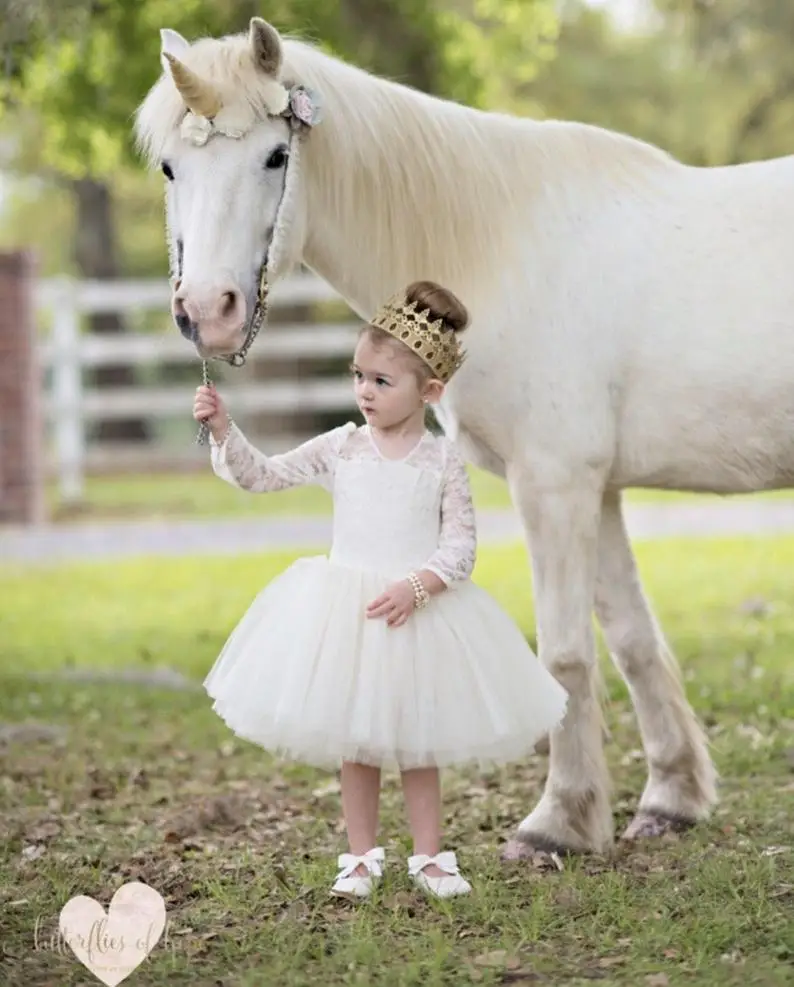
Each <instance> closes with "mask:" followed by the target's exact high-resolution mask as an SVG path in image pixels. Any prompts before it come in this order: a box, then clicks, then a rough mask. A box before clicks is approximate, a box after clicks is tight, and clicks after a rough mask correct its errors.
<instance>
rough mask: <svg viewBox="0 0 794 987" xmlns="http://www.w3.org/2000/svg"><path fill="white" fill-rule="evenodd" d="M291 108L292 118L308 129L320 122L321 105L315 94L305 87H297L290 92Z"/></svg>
mask: <svg viewBox="0 0 794 987" xmlns="http://www.w3.org/2000/svg"><path fill="white" fill-rule="evenodd" d="M289 108H290V112H291V113H292V116H294V117H295V119H296V120H299V121H300V122H301V123H303V124H306V126H307V127H312V126H314V124H315V123H317V122H318V120H319V105H318V103H317V100H316V99H315V98H314V96H313V94H312V93H311V92H310V91H309V90H308V89H305V88H304V87H303V86H295V87H294V88H293V90H292V91H291V92H290V96H289Z"/></svg>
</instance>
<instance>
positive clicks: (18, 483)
mask: <svg viewBox="0 0 794 987" xmlns="http://www.w3.org/2000/svg"><path fill="white" fill-rule="evenodd" d="M34 277H35V268H34V263H33V258H32V256H31V255H30V254H28V253H2V252H0V522H11V523H17V524H37V523H40V522H41V521H43V520H44V484H43V476H44V473H43V466H44V463H43V454H44V450H43V420H42V412H43V409H42V390H43V388H42V379H41V368H40V366H39V361H38V359H37V349H36V319H35V307H34V298H33V291H34Z"/></svg>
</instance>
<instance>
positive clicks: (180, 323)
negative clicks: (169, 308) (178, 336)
mask: <svg viewBox="0 0 794 987" xmlns="http://www.w3.org/2000/svg"><path fill="white" fill-rule="evenodd" d="M175 321H176V324H177V327H178V328H179V331H180V332H181V333H182V335H183V336H184V337H185V338H186V339H192V338H193V323H192V322H191V321H190V316H189V315H188V314H187V313H186V312H177V313H176V316H175Z"/></svg>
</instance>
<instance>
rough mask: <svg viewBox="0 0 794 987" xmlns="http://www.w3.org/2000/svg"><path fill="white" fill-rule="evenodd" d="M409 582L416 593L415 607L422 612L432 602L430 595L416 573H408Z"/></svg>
mask: <svg viewBox="0 0 794 987" xmlns="http://www.w3.org/2000/svg"><path fill="white" fill-rule="evenodd" d="M408 581H409V582H410V584H411V586H412V587H413V591H414V606H415V607H416V609H417V610H422V609H423V608H424V607H426V606H427V605H428V603H429V602H430V594H429V593H428V592H427V590H426V589H425V588H424V586H423V585H422V580H421V579H420V578H419V576H417V574H416V573H415V572H409V573H408Z"/></svg>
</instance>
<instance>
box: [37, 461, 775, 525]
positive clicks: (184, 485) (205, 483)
mask: <svg viewBox="0 0 794 987" xmlns="http://www.w3.org/2000/svg"><path fill="white" fill-rule="evenodd" d="M470 474H471V482H472V493H473V497H474V501H475V504H476V505H477V506H478V507H480V508H489V509H490V508H494V509H498V508H507V507H510V496H509V494H508V491H507V484H506V483H505V482H504V480H501V479H499V477H496V476H493V475H492V474H490V473H485V472H484V471H482V470H478V469H474V468H471V470H470ZM752 496H753V497H755V498H770V497H772V498H781V497H782V498H790V497H794V492H792V491H790V490H783V491H772V492H769V493H763V494H754V495H752ZM628 498H629V500H631V501H633V502H635V503H669V502H671V501H682V500H683V501H689V502H691V501H692V500H695V499H699V500H701V501H702V500H706V499H708V498H706V497H705V496H704V495H698V494H688V493H677V492H667V491H661V490H632V491H630V492H629V494H628ZM710 499H712V500H715V499H717V498H714V497H711V498H710ZM743 499H746V498H743ZM48 502H49V505H50V511H51V515H52V517H53V518H54V519H56V520H58V521H80V520H94V521H96V520H100V519H103V518H136V517H138V518H144V517H147V518H154V517H186V518H190V517H193V518H198V517H220V516H246V515H257V516H260V517H261V516H262V515H264V514H272V515H278V514H282V515H287V514H305V513H309V514H317V513H329V512H330V509H331V500H330V497H329V495H328V494H327V493H326V492H325V491H324V490H321V489H320V488H319V487H302V488H299V489H296V490H284V491H282V492H280V493H277V494H269V495H268V496H267V497H252V496H251V495H250V494H248V493H246V492H245V491H242V490H236V489H235V488H234V487H232V486H230V485H229V484H228V483H224V482H223V481H221V480H219V479H218V478H217V477H215V476H213V474H212V473H211V472H209V471H207V472H204V473H182V474H179V473H176V474H162V475H154V476H146V475H139V474H134V475H122V476H94V477H89V478H88V481H87V483H86V495H85V502H84V503H83V504H82V505H81V506H80V507H79V508H74V507H66V506H63V505H61V504H60V502H59V498H58V491H57V489H56V488H55V487H54V486H51V487H50V489H49V491H48Z"/></svg>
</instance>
